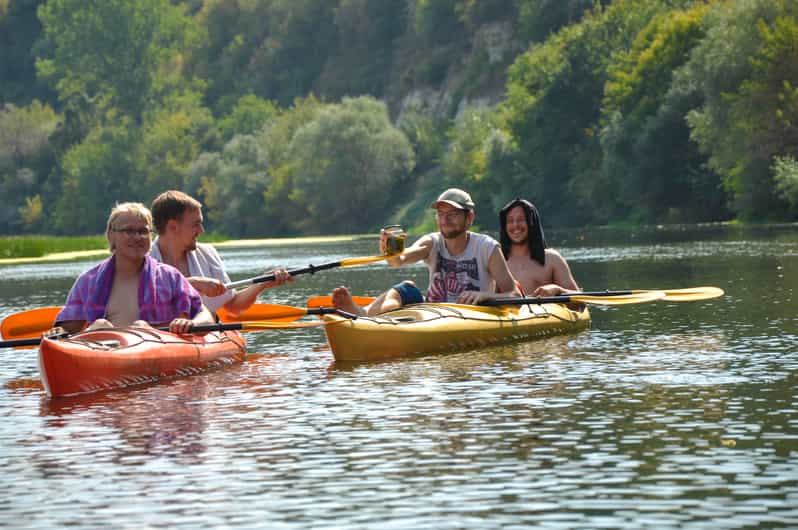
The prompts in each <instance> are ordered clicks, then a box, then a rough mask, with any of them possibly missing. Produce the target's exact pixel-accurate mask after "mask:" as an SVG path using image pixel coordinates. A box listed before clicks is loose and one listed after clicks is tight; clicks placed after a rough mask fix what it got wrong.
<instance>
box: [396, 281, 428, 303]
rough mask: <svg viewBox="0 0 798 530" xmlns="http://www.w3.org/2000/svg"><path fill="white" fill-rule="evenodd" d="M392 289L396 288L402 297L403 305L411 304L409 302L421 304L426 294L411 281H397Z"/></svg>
mask: <svg viewBox="0 0 798 530" xmlns="http://www.w3.org/2000/svg"><path fill="white" fill-rule="evenodd" d="M391 289H393V290H395V291H396V292H397V293H399V298H401V299H402V305H403V306H404V305H409V304H420V303H422V302H424V295H422V294H421V291H420V290H419V288H418V287H416V286H415V285H413V284H412V283H410V282H407V281H405V282H402V283H397V284H396V285H394V286H393V287H391Z"/></svg>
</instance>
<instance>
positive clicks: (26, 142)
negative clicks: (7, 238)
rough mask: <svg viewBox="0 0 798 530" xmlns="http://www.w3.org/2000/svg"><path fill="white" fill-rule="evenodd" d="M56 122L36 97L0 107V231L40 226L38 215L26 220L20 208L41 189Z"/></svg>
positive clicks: (52, 156) (14, 230)
mask: <svg viewBox="0 0 798 530" xmlns="http://www.w3.org/2000/svg"><path fill="white" fill-rule="evenodd" d="M58 123H59V116H58V115H57V114H56V113H55V112H54V111H53V109H51V108H50V107H49V106H48V105H43V104H41V103H40V102H38V101H33V103H31V104H30V105H29V106H27V107H16V106H14V105H12V104H6V106H5V108H2V109H0V192H1V193H0V233H14V232H16V231H18V230H23V231H30V230H34V229H38V228H40V225H41V220H42V219H41V217H39V218H37V219H36V222H25V221H26V220H25V219H23V218H22V217H21V212H20V208H23V207H24V206H25V205H26V201H28V200H33V199H34V197H35V196H37V195H38V194H39V193H40V191H41V187H42V185H43V183H44V181H45V180H46V177H47V174H48V171H49V169H50V166H51V165H52V164H53V162H54V153H53V149H52V145H51V144H50V140H49V138H50V135H51V134H52V133H53V132H54V131H55V130H56V127H57V126H58ZM40 200H41V199H40ZM28 219H29V220H32V218H30V217H29V218H28Z"/></svg>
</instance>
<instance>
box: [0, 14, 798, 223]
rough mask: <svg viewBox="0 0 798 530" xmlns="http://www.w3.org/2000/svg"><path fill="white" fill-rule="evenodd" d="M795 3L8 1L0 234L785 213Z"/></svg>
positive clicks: (1, 74)
mask: <svg viewBox="0 0 798 530" xmlns="http://www.w3.org/2000/svg"><path fill="white" fill-rule="evenodd" d="M796 50H798V3H796V2H795V1H794V0H725V1H720V0H718V1H712V0H651V1H647V2H639V1H636V0H614V1H610V0H603V1H594V0H402V1H395V2H384V1H381V0H330V1H324V2H319V1H317V0H102V1H97V0H92V1H86V0H46V1H45V0H0V79H2V82H1V83H0V234H22V233H55V234H91V233H97V232H99V231H101V230H102V227H103V225H104V220H105V217H106V215H107V212H108V210H109V208H110V206H111V205H112V204H113V203H114V202H116V201H123V200H140V201H144V202H149V201H150V200H151V198H152V197H154V196H155V195H156V194H157V193H159V192H160V191H162V190H164V189H167V188H179V189H183V190H185V191H187V192H189V193H191V194H193V195H195V196H196V197H198V198H199V199H201V200H202V201H203V202H204V204H205V205H206V210H207V211H206V217H207V219H208V225H209V228H211V229H213V230H216V231H219V232H222V233H225V234H228V235H230V236H250V237H254V236H267V235H294V234H303V233H304V234H315V233H334V232H364V231H368V230H371V229H373V228H375V227H377V226H380V225H382V224H386V223H388V222H390V221H401V222H404V223H406V224H408V225H410V226H416V227H418V228H421V227H425V226H426V227H429V226H430V217H429V215H428V214H427V212H428V205H429V201H430V200H431V198H433V197H434V196H435V195H436V194H437V193H438V192H440V190H441V189H442V188H444V187H447V186H458V187H462V188H465V189H467V190H469V191H471V192H472V194H473V195H474V198H475V200H476V202H477V205H478V222H479V223H480V225H481V226H483V227H486V228H493V227H495V223H496V210H497V208H498V207H500V206H501V205H502V204H503V203H504V202H506V201H507V200H509V199H511V198H513V197H516V196H525V197H527V198H529V199H531V200H533V201H534V202H536V203H537V204H538V206H539V207H540V209H541V210H542V213H543V216H544V222H546V223H558V224H568V225H577V224H584V223H660V222H685V221H687V222H690V221H715V220H728V219H733V218H739V219H744V220H788V221H791V220H796V219H798V162H796V160H797V159H798V54H796Z"/></svg>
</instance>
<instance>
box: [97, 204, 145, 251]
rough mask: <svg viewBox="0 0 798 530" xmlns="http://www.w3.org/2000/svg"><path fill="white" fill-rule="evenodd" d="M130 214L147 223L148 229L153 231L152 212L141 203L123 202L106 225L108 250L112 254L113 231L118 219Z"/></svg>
mask: <svg viewBox="0 0 798 530" xmlns="http://www.w3.org/2000/svg"><path fill="white" fill-rule="evenodd" d="M125 213H129V214H133V215H135V216H136V217H138V218H139V219H140V220H142V221H144V222H145V223H147V228H149V229H150V230H152V214H151V213H150V210H149V209H148V208H147V207H146V206H144V205H143V204H141V203H140V202H123V203H118V204H117V205H116V206H114V207H113V209H111V214H110V215H109V216H108V223H107V224H106V225H105V237H106V238H107V239H108V248H109V249H110V250H111V252H113V251H114V245H113V243H111V230H113V229H114V228H116V227H115V226H114V225H115V224H116V221H117V219H119V217H120V216H121V215H122V214H125Z"/></svg>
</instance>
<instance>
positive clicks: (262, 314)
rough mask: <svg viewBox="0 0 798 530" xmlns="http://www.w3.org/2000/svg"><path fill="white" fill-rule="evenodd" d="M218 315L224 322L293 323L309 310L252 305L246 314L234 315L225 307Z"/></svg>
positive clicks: (277, 305) (282, 306) (271, 305)
mask: <svg viewBox="0 0 798 530" xmlns="http://www.w3.org/2000/svg"><path fill="white" fill-rule="evenodd" d="M216 314H218V315H219V319H220V320H221V321H222V322H244V321H256V320H272V321H283V322H291V321H292V320H298V319H300V318H302V317H303V316H305V315H307V314H308V311H307V309H304V308H302V307H294V306H290V305H281V304H252V305H251V306H250V307H248V308H247V309H246V310H245V311H244V312H242V313H240V314H238V315H233V314H231V313H230V312H229V311H227V310H226V309H225V308H224V307H220V308H219V309H218V310H217V311H216Z"/></svg>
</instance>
